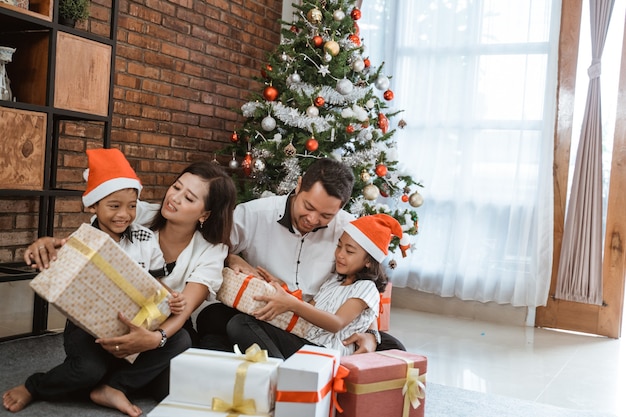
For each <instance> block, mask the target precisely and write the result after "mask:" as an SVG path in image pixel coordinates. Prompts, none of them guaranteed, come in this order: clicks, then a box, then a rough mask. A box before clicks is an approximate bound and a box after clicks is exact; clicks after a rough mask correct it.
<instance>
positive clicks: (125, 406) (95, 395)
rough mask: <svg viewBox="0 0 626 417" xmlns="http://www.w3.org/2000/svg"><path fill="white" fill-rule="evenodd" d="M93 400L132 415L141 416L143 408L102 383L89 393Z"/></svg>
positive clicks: (132, 416) (134, 416)
mask: <svg viewBox="0 0 626 417" xmlns="http://www.w3.org/2000/svg"><path fill="white" fill-rule="evenodd" d="M89 397H90V398H91V401H93V402H94V403H96V404H99V405H102V406H104V407H109V408H115V409H117V410H120V411H121V412H122V413H124V414H127V415H129V416H130V417H139V416H140V415H141V414H142V411H141V408H139V407H137V406H136V405H135V404H133V403H131V402H130V400H129V399H128V397H126V395H125V394H124V393H123V392H122V391H120V390H118V389H115V388H113V387H110V386H108V385H100V386H99V387H98V388H96V389H94V390H93V391H91V393H90V394H89Z"/></svg>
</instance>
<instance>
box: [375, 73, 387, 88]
mask: <svg viewBox="0 0 626 417" xmlns="http://www.w3.org/2000/svg"><path fill="white" fill-rule="evenodd" d="M374 87H376V88H377V89H379V90H381V91H383V90H387V89H388V88H389V78H387V77H385V76H384V75H381V76H379V77H378V78H377V79H376V82H374Z"/></svg>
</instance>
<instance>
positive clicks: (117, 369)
mask: <svg viewBox="0 0 626 417" xmlns="http://www.w3.org/2000/svg"><path fill="white" fill-rule="evenodd" d="M63 345H64V348H65V354H66V358H65V361H64V362H63V363H62V364H60V365H58V366H56V367H54V368H52V369H51V370H49V371H48V372H46V373H41V372H40V373H36V374H33V375H31V376H29V377H28V379H26V383H25V385H26V389H27V390H28V391H29V392H30V393H31V395H32V396H33V399H37V400H47V401H50V400H58V399H66V398H69V397H71V398H75V397H76V396H77V395H78V396H81V395H84V396H87V395H88V394H89V392H91V391H92V390H93V389H94V388H95V387H97V386H98V385H100V384H107V385H109V386H111V387H113V388H115V389H118V390H120V391H122V392H123V393H124V394H126V395H129V394H131V393H134V392H136V391H138V390H139V389H141V388H144V387H146V386H148V385H151V389H150V392H151V394H152V395H153V397H154V398H155V399H156V400H157V401H160V400H161V399H163V398H164V397H165V396H166V395H167V393H168V391H169V381H168V380H169V364H170V359H172V358H173V357H174V356H176V355H178V354H179V353H182V352H183V351H185V350H187V349H188V348H189V347H191V338H190V336H189V333H187V331H186V330H184V329H181V330H179V331H178V332H176V334H174V335H172V336H171V337H169V338H168V340H167V343H166V345H165V346H164V347H162V348H160V349H153V350H149V351H146V352H142V353H141V354H140V355H139V356H138V357H137V359H136V360H135V363H133V364H131V363H129V362H128V361H126V360H125V359H119V358H116V357H115V356H113V355H111V354H110V353H109V352H107V351H106V350H104V349H103V348H102V347H101V346H100V345H99V344H97V343H95V338H94V337H93V336H91V335H90V334H89V333H87V332H85V331H84V330H82V329H81V328H79V327H77V326H76V325H75V324H73V323H72V322H70V321H67V323H66V325H65V331H64V333H63Z"/></svg>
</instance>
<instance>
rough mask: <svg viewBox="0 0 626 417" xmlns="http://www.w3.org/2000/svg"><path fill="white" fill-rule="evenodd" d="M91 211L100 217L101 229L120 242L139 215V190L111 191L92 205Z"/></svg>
mask: <svg viewBox="0 0 626 417" xmlns="http://www.w3.org/2000/svg"><path fill="white" fill-rule="evenodd" d="M89 211H90V212H91V213H93V214H95V215H96V217H97V218H98V224H99V225H100V230H102V231H103V232H105V233H107V234H108V235H109V236H111V237H112V238H113V240H115V241H116V242H119V240H120V238H121V236H122V233H124V231H125V230H126V229H127V228H128V226H130V224H131V223H132V222H133V220H135V216H136V215H137V190H136V189H134V188H125V189H123V190H119V191H116V192H114V193H111V194H109V195H108V196H106V197H104V198H103V199H102V200H100V201H98V202H97V203H95V204H93V205H92V206H90V207H89Z"/></svg>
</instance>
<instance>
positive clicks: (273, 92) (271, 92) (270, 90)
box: [263, 85, 278, 101]
mask: <svg viewBox="0 0 626 417" xmlns="http://www.w3.org/2000/svg"><path fill="white" fill-rule="evenodd" d="M263 98H264V99H265V100H267V101H274V100H276V99H277V98H278V90H277V89H276V87H272V86H271V85H269V86H267V87H265V90H263Z"/></svg>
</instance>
